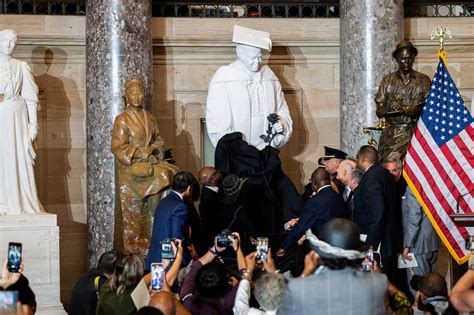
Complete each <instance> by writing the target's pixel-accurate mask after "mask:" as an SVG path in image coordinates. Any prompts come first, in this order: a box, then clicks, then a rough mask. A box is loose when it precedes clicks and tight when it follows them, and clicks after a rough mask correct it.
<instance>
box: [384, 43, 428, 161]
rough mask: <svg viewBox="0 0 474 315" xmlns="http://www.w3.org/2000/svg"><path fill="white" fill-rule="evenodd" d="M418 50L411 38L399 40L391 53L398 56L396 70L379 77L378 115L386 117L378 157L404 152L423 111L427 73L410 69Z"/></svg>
mask: <svg viewBox="0 0 474 315" xmlns="http://www.w3.org/2000/svg"><path fill="white" fill-rule="evenodd" d="M417 54H418V50H417V49H416V48H415V46H413V45H412V43H411V42H409V41H402V42H400V43H399V44H398V45H397V47H396V49H395V51H394V52H393V54H392V56H393V58H395V59H396V60H397V63H398V70H397V71H395V72H392V73H390V74H388V75H386V76H385V77H384V78H383V79H382V82H381V83H380V86H379V89H378V92H377V94H376V95H375V103H376V104H377V112H376V113H377V116H378V117H379V118H385V121H386V124H387V127H386V128H385V129H383V130H382V133H381V135H380V144H379V160H380V161H383V160H384V158H385V157H387V156H388V155H389V154H390V153H392V152H394V151H395V152H397V153H398V154H399V155H400V156H401V157H404V156H405V155H406V152H407V148H408V144H409V143H410V140H411V137H412V135H413V132H414V131H415V127H416V123H417V121H418V118H419V117H420V115H421V112H422V111H423V106H424V105H425V101H426V98H427V96H428V92H429V87H430V84H431V80H430V78H429V77H428V76H427V75H425V74H423V73H420V72H417V71H415V70H413V61H414V60H415V57H416V55H417Z"/></svg>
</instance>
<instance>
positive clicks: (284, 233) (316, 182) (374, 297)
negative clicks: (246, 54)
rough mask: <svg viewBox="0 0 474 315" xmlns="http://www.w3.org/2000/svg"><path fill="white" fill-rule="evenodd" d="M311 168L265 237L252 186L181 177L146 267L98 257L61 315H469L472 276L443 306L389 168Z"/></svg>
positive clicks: (437, 280)
mask: <svg viewBox="0 0 474 315" xmlns="http://www.w3.org/2000/svg"><path fill="white" fill-rule="evenodd" d="M320 163H321V164H322V165H321V166H319V167H318V168H316V169H315V170H314V172H313V173H312V175H311V181H310V183H309V185H307V187H305V192H304V194H303V196H302V199H303V198H305V199H306V200H305V201H304V206H303V207H302V209H300V211H299V212H297V216H295V217H292V218H289V219H288V218H287V217H285V215H284V214H283V213H276V214H275V215H274V216H273V218H272V220H273V223H272V225H273V226H276V228H275V227H273V230H271V231H272V233H267V234H264V233H265V232H268V231H269V229H270V228H271V227H270V226H269V225H268V224H265V223H263V222H262V221H261V220H264V219H265V217H264V215H265V213H267V212H268V209H266V210H265V212H263V213H262V212H258V209H256V208H255V206H254V205H253V204H254V202H255V201H256V199H255V198H257V197H258V194H260V193H262V191H261V189H262V187H259V186H258V185H256V184H255V183H254V182H252V180H251V178H242V177H239V176H237V175H235V174H222V173H221V172H220V171H219V170H217V169H216V168H214V167H205V168H203V169H201V170H200V171H199V172H198V174H197V178H195V177H194V175H193V174H191V173H190V172H187V171H181V172H179V173H177V174H176V175H175V176H174V178H173V186H172V191H171V193H170V194H169V195H168V196H167V197H165V198H164V199H163V200H162V201H161V202H160V203H159V205H158V207H157V208H156V210H155V216H154V224H153V233H152V241H151V244H150V249H149V251H148V256H147V257H146V262H144V258H145V257H142V256H141V255H139V254H133V253H120V252H116V251H114V250H112V251H108V252H106V253H104V254H103V255H102V256H101V257H100V259H99V261H98V265H97V268H94V269H92V270H90V271H89V272H88V273H86V274H85V275H83V276H82V277H81V278H80V279H79V280H78V281H77V283H76V285H75V287H74V290H73V293H72V297H71V301H70V303H69V308H68V312H69V314H72V315H75V314H97V315H106V314H107V315H110V314H127V315H128V314H130V315H132V314H206V315H207V314H232V313H233V314H298V313H303V314H387V313H392V314H458V312H465V311H468V312H469V311H472V310H474V303H472V295H473V294H474V289H473V288H474V280H473V279H474V273H473V272H472V271H468V272H467V273H466V274H465V275H464V276H463V277H462V278H461V279H460V280H459V282H458V283H457V284H456V285H455V287H454V288H453V289H452V291H451V296H448V288H447V284H446V281H445V279H444V278H443V277H442V276H441V275H439V274H437V273H435V272H434V267H435V264H436V256H437V251H438V248H439V240H437V236H436V234H435V232H434V231H433V228H432V227H431V225H430V223H429V221H428V220H427V218H426V216H425V214H424V212H423V211H422V209H421V207H420V205H419V204H418V203H417V202H416V199H415V198H414V197H413V194H412V193H411V191H410V189H409V188H407V187H406V184H405V183H404V179H403V177H402V176H401V171H402V161H401V160H400V159H399V157H398V156H396V155H389V156H388V157H386V158H385V159H384V160H383V161H382V163H379V162H378V152H377V150H376V149H375V148H373V147H371V146H363V147H361V148H360V150H359V151H358V153H357V156H356V158H355V159H351V158H349V157H347V155H346V154H345V153H344V152H342V151H340V150H337V149H332V148H326V155H325V156H324V157H323V158H322V159H321V160H320ZM270 188H271V185H269V186H267V189H270ZM198 200H199V201H200V203H199V207H198V209H196V208H195V207H194V203H195V202H196V201H198ZM275 202H276V201H275ZM257 203H258V202H257ZM272 209H273V210H274V211H276V212H278V211H281V209H280V208H278V207H273V208H272ZM262 236H265V237H267V238H268V240H269V247H268V248H264V249H263V250H266V251H267V252H266V255H264V256H262V254H261V252H259V253H258V255H257V253H256V250H257V249H258V248H257V246H259V245H258V242H257V238H259V237H262ZM165 242H169V244H171V247H172V254H171V258H169V257H165V255H164V251H167V250H168V249H167V248H165V247H163V246H164V243H165ZM260 250H262V249H261V248H260ZM168 254H169V253H167V255H168ZM400 254H401V256H402V259H404V260H413V259H416V261H417V267H413V268H410V269H408V270H409V271H410V272H409V273H407V272H402V271H407V269H399V268H398V265H397V256H398V255H400ZM262 257H263V258H262ZM155 263H161V264H163V266H164V270H165V271H164V277H163V279H164V280H163V284H162V286H161V288H160V289H159V290H156V289H152V287H154V286H153V285H152V282H153V275H152V274H151V273H150V271H151V269H152V265H153V264H155ZM3 269H4V270H3V275H2V279H1V281H0V286H1V287H2V289H4V290H11V289H12V286H13V285H15V283H17V285H22V286H25V281H26V286H27V283H28V282H27V280H26V278H24V276H20V275H21V272H20V273H18V274H12V273H10V272H8V270H7V268H6V264H5V266H4V268H3ZM21 279H24V280H23V284H21ZM140 282H144V283H145V285H146V287H148V288H149V296H150V300H149V302H148V303H147V304H148V305H147V306H145V307H137V304H136V301H134V298H133V297H132V295H133V294H132V292H134V290H137V287H139V284H140ZM30 291H31V290H30ZM31 293H32V292H31ZM22 298H24V297H22ZM22 298H20V301H19V310H20V311H22V312H25V313H24V314H31V313H33V310H34V295H33V299H32V298H31V296H30V297H29V299H26V298H25V300H22ZM19 314H20V313H19ZM22 314H23V313H22Z"/></svg>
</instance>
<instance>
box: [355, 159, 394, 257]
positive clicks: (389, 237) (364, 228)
mask: <svg viewBox="0 0 474 315" xmlns="http://www.w3.org/2000/svg"><path fill="white" fill-rule="evenodd" d="M353 219H354V222H355V223H356V224H357V225H358V226H359V229H360V232H361V233H362V234H367V240H366V241H367V243H369V244H371V245H372V246H373V248H374V250H377V247H378V244H379V243H381V254H382V256H385V257H395V256H396V253H397V252H399V251H401V247H402V244H401V222H400V216H398V215H397V189H396V184H395V180H394V179H393V177H392V175H391V174H390V173H389V172H388V171H387V170H386V169H385V168H383V167H381V166H379V165H376V164H374V165H372V166H371V167H370V168H369V169H368V170H367V171H366V172H365V174H364V176H363V177H362V180H361V181H360V183H359V186H358V187H357V188H356V190H355V191H354V209H353Z"/></svg>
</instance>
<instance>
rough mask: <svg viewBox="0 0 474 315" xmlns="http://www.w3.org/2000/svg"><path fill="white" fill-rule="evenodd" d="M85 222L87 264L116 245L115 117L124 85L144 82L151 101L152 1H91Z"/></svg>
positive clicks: (147, 99) (148, 103) (88, 6)
mask: <svg viewBox="0 0 474 315" xmlns="http://www.w3.org/2000/svg"><path fill="white" fill-rule="evenodd" d="M86 12H87V17H86V49H87V55H86V57H87V132H86V134H87V225H88V229H89V231H88V236H89V244H88V258H89V265H90V266H95V264H96V262H97V259H98V257H99V256H100V254H101V253H103V252H104V251H106V250H109V249H112V247H113V242H114V239H113V232H114V207H115V179H114V178H115V174H114V157H113V155H112V153H111V151H110V143H111V136H112V128H113V123H114V119H115V116H117V115H118V114H119V113H120V112H121V111H122V110H123V109H124V101H123V93H124V83H125V81H127V80H128V79H132V78H140V79H143V80H144V81H145V94H146V95H145V99H144V102H145V103H144V104H145V107H147V108H151V104H152V96H153V95H152V84H153V77H152V62H153V59H152V41H151V0H88V1H87V2H86Z"/></svg>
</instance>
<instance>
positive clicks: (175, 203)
mask: <svg viewBox="0 0 474 315" xmlns="http://www.w3.org/2000/svg"><path fill="white" fill-rule="evenodd" d="M195 180H196V179H195V178H194V176H193V174H191V173H190V172H187V171H181V172H179V173H177V174H176V175H175V176H174V177H173V186H172V191H171V193H170V194H169V195H168V196H166V197H165V198H164V199H163V200H161V201H160V203H159V204H158V207H156V210H155V216H154V221H153V232H152V236H151V242H150V249H149V250H148V257H147V260H146V264H145V269H146V270H150V266H151V263H154V262H161V241H163V240H164V239H167V238H175V239H180V240H181V241H182V242H183V247H184V256H183V265H187V264H188V263H189V261H190V259H191V257H190V255H189V252H188V250H187V246H186V245H187V243H188V234H189V231H188V230H189V225H188V207H187V206H186V204H185V203H184V202H183V200H184V198H187V197H190V196H191V194H192V185H193V182H194V181H195Z"/></svg>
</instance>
